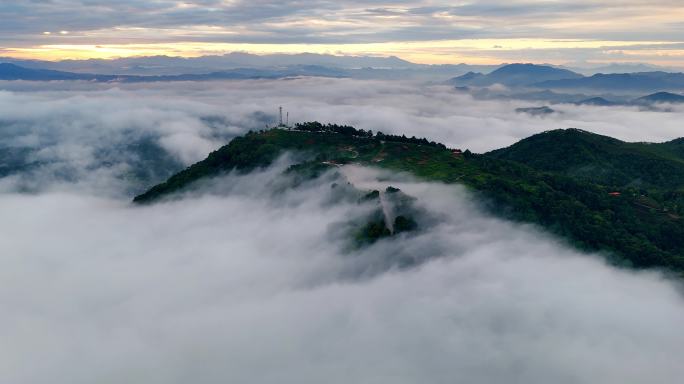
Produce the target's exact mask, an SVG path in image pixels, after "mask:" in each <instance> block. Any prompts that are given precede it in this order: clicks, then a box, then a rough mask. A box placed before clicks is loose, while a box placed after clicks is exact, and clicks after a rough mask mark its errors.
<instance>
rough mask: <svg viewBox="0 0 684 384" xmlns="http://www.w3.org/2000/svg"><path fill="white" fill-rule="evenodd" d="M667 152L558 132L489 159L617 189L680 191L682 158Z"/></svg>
mask: <svg viewBox="0 0 684 384" xmlns="http://www.w3.org/2000/svg"><path fill="white" fill-rule="evenodd" d="M671 147H672V144H668V143H662V144H652V143H625V142H623V141H620V140H617V139H613V138H611V137H607V136H601V135H597V134H593V133H590V132H586V131H582V130H579V129H566V130H562V129H559V130H554V131H548V132H544V133H541V134H538V135H534V136H531V137H528V138H526V139H523V140H521V141H519V142H518V143H516V144H514V145H512V146H510V147H508V148H503V149H498V150H495V151H492V152H490V153H488V155H489V156H492V157H495V158H497V159H504V160H512V161H516V162H519V163H522V164H525V165H527V166H530V167H532V168H535V169H538V170H541V171H547V172H557V173H562V174H563V175H565V176H570V177H573V178H577V179H581V180H586V181H590V182H594V183H599V184H602V185H606V186H612V187H616V188H622V187H639V188H673V189H677V188H682V187H684V158H683V157H681V153H677V152H676V151H673V150H672V149H671Z"/></svg>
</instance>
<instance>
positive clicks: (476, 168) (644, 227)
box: [135, 123, 684, 273]
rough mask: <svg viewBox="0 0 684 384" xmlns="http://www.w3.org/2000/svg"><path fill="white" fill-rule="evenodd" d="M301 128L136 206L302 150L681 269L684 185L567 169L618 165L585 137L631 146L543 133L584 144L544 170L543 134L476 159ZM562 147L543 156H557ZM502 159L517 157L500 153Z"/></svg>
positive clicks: (418, 144)
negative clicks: (464, 191) (434, 187)
mask: <svg viewBox="0 0 684 384" xmlns="http://www.w3.org/2000/svg"><path fill="white" fill-rule="evenodd" d="M298 128H299V130H297V131H289V130H283V129H272V130H267V131H262V132H258V133H250V134H247V135H246V136H244V137H240V138H236V139H234V140H233V141H231V142H230V143H229V144H228V145H226V146H224V147H222V148H221V149H219V150H217V151H215V152H213V153H211V154H210V155H209V157H207V159H205V160H203V161H201V162H199V163H197V164H194V165H193V166H191V167H189V168H187V169H186V170H184V171H182V172H180V173H178V174H176V175H174V176H173V177H171V178H170V179H169V180H167V181H166V182H165V183H162V184H159V185H157V186H154V187H153V188H151V189H150V190H149V191H147V192H146V193H144V194H142V195H140V196H138V197H136V198H135V202H136V203H152V202H155V201H158V200H160V199H164V198H169V197H170V196H172V195H173V194H174V193H176V192H179V191H183V190H187V189H189V188H192V187H193V185H194V184H195V182H197V181H198V180H201V179H203V178H207V177H216V176H220V175H222V174H225V173H227V172H230V171H237V172H248V171H250V170H253V169H255V168H258V167H264V166H267V165H269V164H271V163H272V162H273V161H274V160H275V159H276V158H277V157H278V156H279V155H280V154H282V153H284V152H287V151H290V152H292V151H294V152H298V153H300V154H302V156H303V157H304V159H305V160H304V163H307V162H309V163H314V164H316V163H326V164H346V163H355V164H360V165H367V166H377V167H382V168H387V169H391V170H397V171H404V172H410V173H413V174H414V175H416V176H418V177H420V178H423V179H425V180H431V181H439V182H445V183H460V184H463V185H465V186H467V187H469V188H470V189H471V190H473V191H474V192H475V193H476V194H477V195H479V196H480V197H482V201H483V202H484V206H485V207H486V208H487V209H489V210H490V211H491V212H492V213H493V214H496V215H498V216H500V217H503V218H507V219H511V220H516V221H521V222H527V223H534V224H538V225H540V226H543V227H544V228H546V229H547V230H548V231H550V232H553V233H555V234H557V235H560V236H562V237H564V238H566V239H568V240H569V241H571V242H572V243H573V244H575V245H576V246H578V247H579V248H582V249H586V250H594V251H596V250H603V251H610V252H611V254H612V255H613V256H611V259H612V260H613V261H614V262H616V263H618V264H623V265H629V266H634V267H639V268H644V267H661V268H667V269H670V270H673V271H677V272H678V273H684V225H683V223H682V221H681V219H680V216H681V215H684V208H683V207H684V192H683V191H682V190H681V189H679V188H665V187H658V188H656V187H653V188H651V189H650V190H648V191H647V190H639V189H635V188H632V187H621V188H617V189H616V187H614V186H613V185H605V184H602V182H601V181H596V180H590V179H588V178H586V177H576V176H575V175H573V172H572V170H573V169H574V167H577V166H581V165H582V164H584V162H585V161H586V159H587V158H588V159H590V160H589V161H595V162H597V164H598V165H599V166H602V167H603V166H606V165H605V164H604V163H608V164H609V165H612V166H614V165H613V164H612V163H611V162H610V161H609V159H606V158H605V157H603V155H600V156H599V155H596V156H594V155H593V154H592V153H591V151H590V150H589V148H591V146H590V145H589V144H588V143H586V141H589V142H590V143H593V144H592V145H595V146H596V148H597V149H596V150H597V151H603V150H611V151H618V149H620V148H622V147H623V144H627V145H626V147H624V148H623V149H622V150H623V151H625V152H628V151H631V147H630V145H628V143H622V142H620V141H619V140H615V139H611V138H608V137H604V136H598V135H593V136H587V133H584V132H581V131H580V132H577V131H572V130H571V131H567V132H566V131H562V132H556V133H551V134H544V135H542V136H541V138H542V139H544V140H546V138H547V137H553V138H554V139H553V140H551V141H550V142H553V143H555V145H560V146H561V147H568V148H578V149H582V148H587V150H586V151H585V150H581V151H579V152H577V155H576V156H573V157H571V158H570V159H569V160H568V162H567V163H568V164H569V165H567V166H564V167H563V166H558V167H555V166H554V167H548V166H546V165H545V164H546V163H545V162H543V161H536V160H534V159H533V154H534V153H537V154H539V151H538V150H537V149H535V147H534V145H529V144H530V143H534V142H535V141H537V140H538V139H539V138H534V139H533V140H532V141H529V140H528V141H527V142H522V143H521V144H520V146H519V147H518V148H517V149H516V151H517V154H516V155H515V156H513V155H512V153H513V152H511V151H508V153H509V155H505V154H504V152H495V153H491V154H487V155H476V154H471V153H470V152H468V151H466V152H465V153H462V154H461V153H459V152H454V151H453V150H450V149H448V148H446V147H444V146H443V145H441V144H438V143H434V142H429V141H427V140H425V139H416V138H406V137H403V136H387V135H382V134H380V133H378V134H377V135H372V134H371V133H369V132H365V131H363V130H356V129H354V128H352V127H340V126H323V125H321V124H319V123H308V124H304V125H301V126H299V127H298ZM594 136H596V137H594ZM587 137H589V139H587ZM523 141H524V140H523ZM566 141H567V145H564V142H566ZM621 143H622V144H621ZM640 146H644V147H648V145H647V144H643V145H642V144H640V145H638V146H636V147H635V148H637V149H638V150H637V152H636V153H637V154H638V155H639V156H644V157H646V158H649V156H652V158H653V159H656V160H657V161H659V162H662V163H663V164H666V165H664V166H665V167H669V166H672V167H674V166H676V165H674V164H678V163H677V161H678V160H677V159H678V158H679V157H678V156H679V154H680V153H682V149H683V148H684V146H683V145H682V141H681V140H680V141H674V142H670V143H666V144H663V145H662V146H658V147H657V148H656V149H655V150H653V151H649V150H643V153H642V149H639V148H641V147H640ZM525 148H528V149H527V150H523V149H525ZM616 148H617V149H616ZM528 151H529V152H530V153H527V154H524V152H528ZM564 151H565V150H563V149H561V150H558V151H556V152H555V153H552V154H549V155H548V156H549V157H550V158H555V157H554V156H561V155H563V154H564V153H565V152H564ZM677 151H680V152H677ZM506 156H509V157H515V158H516V159H517V160H516V161H512V160H508V159H505V158H504V157H506ZM533 160H534V161H533ZM525 163H527V164H525ZM617 169H618V170H619V171H624V172H628V171H629V170H628V169H620V168H619V167H617ZM568 170H570V171H568ZM637 171H638V170H637ZM633 177H634V175H630V176H629V178H633ZM656 181H657V182H661V180H656ZM652 185H654V186H655V185H661V184H656V183H655V182H654V183H653V184H652ZM672 185H673V186H674V185H676V183H675V184H672ZM616 192H619V194H618V193H616Z"/></svg>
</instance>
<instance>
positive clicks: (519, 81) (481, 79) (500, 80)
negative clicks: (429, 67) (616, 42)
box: [449, 64, 584, 87]
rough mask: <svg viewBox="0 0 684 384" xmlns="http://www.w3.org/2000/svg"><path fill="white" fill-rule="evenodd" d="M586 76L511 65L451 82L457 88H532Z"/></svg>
mask: <svg viewBox="0 0 684 384" xmlns="http://www.w3.org/2000/svg"><path fill="white" fill-rule="evenodd" d="M583 77H584V76H582V75H580V74H579V73H575V72H572V71H569V70H567V69H561V68H555V67H550V66H546V65H535V64H509V65H505V66H503V67H501V68H499V69H496V70H494V71H493V72H491V73H489V74H486V75H485V74H482V73H475V72H469V73H466V74H465V75H463V76H459V77H455V78H453V79H451V80H449V84H452V85H455V86H480V87H486V86H491V85H494V84H503V85H506V86H509V87H521V86H531V85H533V84H536V83H539V82H542V81H554V80H564V79H581V78H583Z"/></svg>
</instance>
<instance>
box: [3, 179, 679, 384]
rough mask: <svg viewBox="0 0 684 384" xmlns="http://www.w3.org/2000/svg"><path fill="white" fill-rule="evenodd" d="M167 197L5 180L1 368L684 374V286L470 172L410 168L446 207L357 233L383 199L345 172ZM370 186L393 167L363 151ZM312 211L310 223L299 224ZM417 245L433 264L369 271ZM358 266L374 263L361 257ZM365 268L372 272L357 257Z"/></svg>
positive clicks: (61, 376) (239, 378)
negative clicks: (518, 218)
mask: <svg viewBox="0 0 684 384" xmlns="http://www.w3.org/2000/svg"><path fill="white" fill-rule="evenodd" d="M277 171H278V170H277V169H271V170H267V171H264V173H261V174H257V175H251V176H250V177H235V176H229V177H227V178H226V179H223V180H220V181H218V182H217V185H219V186H220V185H225V186H226V188H227V189H226V190H227V191H229V192H230V193H228V194H213V195H208V196H203V197H187V198H186V199H183V200H180V201H176V202H172V203H165V204H160V205H155V206H151V207H144V208H140V207H131V206H130V205H128V203H126V202H122V201H120V200H113V199H103V198H98V197H90V196H88V195H83V194H79V193H75V192H69V193H45V194H41V195H37V196H35V195H34V196H30V195H20V194H4V195H0V209H1V210H2V211H3V212H10V211H11V212H20V213H21V214H19V215H14V216H9V215H3V216H2V217H0V233H1V234H2V235H1V236H2V241H1V242H0V255H2V256H1V257H0V287H1V288H2V289H0V302H1V303H2V307H3V316H2V317H1V318H0V338H2V340H3V343H2V345H1V346H0V362H1V363H0V380H1V381H3V382H21V383H29V384H32V383H43V382H46V381H49V382H53V383H56V384H61V383H73V384H79V383H92V382H98V383H120V382H133V383H138V382H146V383H151V384H154V383H160V384H161V383H165V384H168V383H186V382H188V381H192V382H196V383H203V384H204V383H225V382H252V383H276V382H277V383H301V382H305V383H309V382H311V383H313V382H327V383H348V382H360V383H418V382H431V383H453V382H454V381H459V382H460V381H462V382H468V383H492V382H512V383H548V382H554V383H595V382H602V383H624V382H661V383H674V382H677V380H678V379H679V378H680V377H681V375H682V373H684V371H682V367H681V365H680V364H679V356H681V354H682V353H684V336H681V332H679V331H678V330H679V329H680V327H681V323H682V321H684V306H683V305H682V304H683V300H682V296H681V294H680V292H678V291H677V289H676V287H675V285H673V284H672V283H670V282H667V281H665V280H663V279H662V278H661V277H660V276H658V275H657V274H654V273H651V274H643V273H641V274H634V273H629V272H626V271H618V270H615V269H613V268H611V267H608V266H606V265H604V264H603V263H602V262H600V261H599V259H598V258H596V257H593V256H587V255H580V254H578V253H576V252H573V251H571V250H569V249H568V248H566V247H565V246H563V245H560V244H558V243H557V242H555V241H553V240H551V239H549V238H547V237H546V236H544V235H540V234H539V233H538V232H537V231H536V230H534V229H531V228H524V227H514V226H512V225H510V224H507V223H504V222H501V221H498V220H495V219H492V218H490V217H487V216H485V215H483V214H482V213H480V212H478V211H477V209H476V208H474V204H473V202H472V200H471V198H470V197H469V196H468V195H467V194H466V193H464V191H463V190H461V189H459V188H458V187H447V186H441V185H431V184H425V183H416V182H411V181H407V180H405V179H403V180H399V181H391V182H392V184H394V185H397V186H399V187H401V188H402V190H404V191H405V192H407V193H409V194H411V195H413V196H416V197H418V198H419V199H420V201H421V202H422V203H421V204H423V205H424V206H425V208H426V209H428V210H429V211H431V212H435V213H439V215H440V217H441V221H440V224H438V225H437V226H436V227H434V228H432V229H431V230H430V231H429V232H427V233H422V234H418V235H416V236H413V237H410V238H397V239H394V240H392V241H391V242H381V243H378V244H376V245H374V246H372V247H370V248H368V249H366V250H365V251H362V252H358V253H351V254H350V253H347V252H344V251H343V250H344V249H345V247H344V239H341V238H337V237H335V236H331V233H334V231H333V232H331V230H330V228H332V227H334V226H335V225H336V224H337V223H339V222H340V221H344V220H347V219H348V218H349V217H353V216H355V215H358V214H359V213H360V212H362V211H363V210H364V209H365V208H364V207H359V206H356V205H355V204H347V203H341V204H334V205H331V204H329V199H328V195H329V193H330V186H329V183H314V184H309V185H306V186H303V187H300V188H299V189H297V190H294V191H289V192H287V193H285V194H281V195H275V196H274V195H272V194H271V193H270V192H269V191H268V189H267V188H266V187H264V185H267V184H266V183H263V182H260V181H261V180H267V179H271V178H272V177H273V174H274V172H277ZM345 173H347V174H348V175H349V177H350V179H351V180H353V181H354V182H355V183H357V184H358V185H359V186H362V187H363V186H368V187H372V186H376V185H379V184H380V185H385V184H386V183H388V182H389V181H387V177H392V176H391V175H390V176H388V175H383V176H382V177H381V178H382V179H383V180H385V181H383V182H382V183H380V182H378V181H377V180H378V177H379V175H378V174H377V173H375V172H373V171H366V170H363V169H355V168H352V169H346V170H345ZM293 223H296V225H293ZM397 250H402V251H403V252H407V253H414V254H416V255H420V256H426V257H429V258H430V259H431V261H430V262H428V263H425V264H422V265H421V266H420V267H417V268H412V269H407V270H396V269H391V270H389V271H388V272H385V273H382V274H380V275H371V276H370V277H363V276H364V274H363V273H362V272H363V268H360V267H363V266H364V265H365V266H367V267H370V265H369V261H370V260H374V261H376V262H382V260H385V261H387V260H391V257H392V256H393V255H395V254H396V252H397ZM350 271H357V273H356V274H352V275H350V274H349V272H350ZM354 276H357V277H354Z"/></svg>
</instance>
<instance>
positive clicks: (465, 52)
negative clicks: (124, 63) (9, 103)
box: [0, 0, 684, 65]
mask: <svg viewBox="0 0 684 384" xmlns="http://www.w3.org/2000/svg"><path fill="white" fill-rule="evenodd" d="M683 12H684V9H683V8H682V4H681V2H679V1H675V0H658V1H642V0H631V1H627V2H625V1H596V0H583V1H573V2H568V1H565V2H558V1H530V0H512V1H508V2H506V3H505V4H502V3H501V2H500V1H492V0H486V1H477V2H457V3H454V2H453V1H441V0H405V1H364V0H348V1H337V2H331V1H327V0H316V1H307V2H302V1H291V0H290V1H273V0H264V1H257V2H255V1H244V0H239V1H221V0H202V1H176V0H162V1H155V2H149V1H140V0H129V1H116V2H113V1H105V0H102V1H82V0H60V1H50V2H35V1H32V2H14V3H12V4H4V5H2V6H0V17H1V18H2V19H3V20H4V23H2V25H0V47H4V48H5V49H6V52H8V53H13V54H24V55H36V56H41V55H43V56H44V57H45V56H47V57H51V58H56V56H55V55H56V54H57V53H58V52H62V54H69V52H75V51H78V50H82V51H83V52H82V53H84V54H85V55H90V57H101V56H103V55H107V54H109V55H111V54H112V53H114V56H116V54H124V55H135V54H141V52H147V53H148V54H149V53H166V54H171V55H174V54H176V55H177V54H181V55H183V54H186V55H187V54H198V53H202V52H204V53H208V52H214V53H216V52H220V51H221V50H223V51H224V52H225V51H226V50H230V49H231V48H228V47H223V48H221V47H212V46H211V44H216V43H219V44H245V45H244V48H243V49H247V50H249V49H251V50H256V51H262V52H266V51H270V52H274V51H278V50H280V52H292V50H293V49H294V50H295V51H299V52H301V51H302V50H306V49H307V48H306V47H307V46H308V47H309V49H314V50H316V51H317V52H319V51H320V50H321V49H323V50H327V51H328V52H335V51H345V50H346V51H347V52H348V53H352V52H353V51H354V49H355V48H354V47H353V46H352V45H353V44H376V45H375V46H373V45H369V46H367V47H365V52H366V53H376V54H391V53H398V54H401V55H403V56H404V57H413V58H417V59H420V58H421V57H422V58H423V59H426V60H428V61H432V62H435V61H436V62H443V61H446V62H458V61H459V60H460V61H463V60H465V61H479V62H482V61H488V62H491V61H505V60H511V59H513V58H515V57H520V56H524V55H525V54H527V55H528V56H526V57H527V58H528V59H530V58H532V57H533V58H534V59H535V60H541V61H544V60H545V61H553V62H556V63H557V62H559V61H574V60H577V59H578V58H582V59H591V60H599V61H606V60H616V61H636V60H646V61H652V62H660V63H668V64H670V65H674V64H678V65H681V63H682V52H681V49H680V47H679V46H678V45H677V43H682V42H683V41H684V29H683V25H682V23H681V20H682V14H683ZM84 15H88V17H83V16H84ZM634 25H648V27H649V28H647V29H643V28H642V29H639V30H635V29H634V28H633V26H634ZM468 39H475V40H478V41H481V43H480V44H477V45H476V46H474V47H473V46H469V45H470V44H469V42H468ZM525 39H544V42H543V44H540V42H539V41H537V42H536V43H534V44H532V45H530V44H529V42H528V43H524V44H519V43H522V42H524V41H525ZM561 39H565V40H567V41H568V42H570V44H563V45H559V44H558V42H559V41H560V40H561ZM490 40H498V41H494V42H492V41H490ZM459 41H460V42H462V43H459ZM404 42H423V44H418V45H416V46H413V47H412V48H411V49H410V50H401V48H400V47H399V46H400V44H401V43H404ZM443 42H450V43H448V44H442V43H443ZM554 42H555V43H556V44H555V46H553V47H551V48H549V45H553V43H554ZM573 42H574V43H577V42H580V44H572V43H573ZM601 42H603V43H601ZM610 42H613V43H610ZM615 42H623V43H624V42H628V43H633V47H632V48H629V47H624V48H622V47H620V45H624V44H618V45H617V46H616V44H615ZM640 42H658V43H674V44H673V45H672V46H670V45H667V44H659V45H658V46H657V47H650V46H649V44H645V45H643V46H642V45H640ZM193 43H196V44H201V45H203V46H199V47H192V46H191V45H190V44H193ZM169 44H172V45H169ZM174 44H175V45H174ZM274 44H293V45H296V47H290V48H288V47H286V46H280V47H278V46H273V45H274ZM377 44H386V45H384V46H380V45H377ZM269 45H271V46H269ZM315 45H318V47H316V46H315ZM583 46H584V47H583ZM26 49H28V50H26ZM232 49H237V50H239V49H240V48H238V47H237V46H234V47H233V48H232ZM355 53H359V51H356V52H355ZM445 57H446V58H445Z"/></svg>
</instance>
